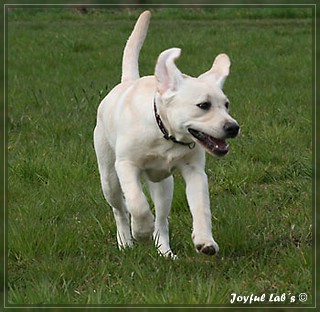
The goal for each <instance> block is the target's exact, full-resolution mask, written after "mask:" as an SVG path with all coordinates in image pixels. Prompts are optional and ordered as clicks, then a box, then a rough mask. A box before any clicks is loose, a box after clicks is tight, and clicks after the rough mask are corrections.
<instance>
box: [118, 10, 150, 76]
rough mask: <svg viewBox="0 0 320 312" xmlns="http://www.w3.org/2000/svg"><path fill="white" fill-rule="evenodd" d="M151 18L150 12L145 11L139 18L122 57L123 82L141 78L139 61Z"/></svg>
mask: <svg viewBox="0 0 320 312" xmlns="http://www.w3.org/2000/svg"><path fill="white" fill-rule="evenodd" d="M150 17H151V13H150V11H144V12H143V13H142V14H141V15H140V16H139V18H138V20H137V22H136V24H135V26H134V29H133V31H132V33H131V35H130V37H129V39H128V41H127V44H126V46H125V48H124V51H123V57H122V76H121V82H125V81H130V80H136V79H139V78H140V75H139V64H138V60H139V54H140V50H141V47H142V45H143V42H144V40H145V38H146V35H147V32H148V26H149V21H150Z"/></svg>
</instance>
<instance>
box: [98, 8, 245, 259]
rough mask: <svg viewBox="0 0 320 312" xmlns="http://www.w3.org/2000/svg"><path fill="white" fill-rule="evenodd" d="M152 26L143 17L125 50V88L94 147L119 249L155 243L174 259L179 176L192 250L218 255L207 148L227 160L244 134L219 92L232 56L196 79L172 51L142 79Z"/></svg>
mask: <svg viewBox="0 0 320 312" xmlns="http://www.w3.org/2000/svg"><path fill="white" fill-rule="evenodd" d="M149 19H150V12H149V11H145V12H144V13H142V14H141V15H140V17H139V19H138V21H137V23H136V26H135V28H134V30H133V32H132V34H131V36H130V38H129V40H128V42H127V45H126V47H125V49H124V55H123V63H122V64H123V68H122V79H121V83H120V84H119V85H117V86H116V87H115V88H114V89H113V90H111V92H110V93H109V94H108V95H107V96H106V97H105V98H104V99H103V101H102V102H101V104H100V106H99V108H98V113H97V124H96V128H95V130H94V146H95V150H96V155H97V161H98V167H99V172H100V177H101V185H102V190H103V193H104V196H105V198H106V200H107V202H108V203H109V204H110V206H111V207H112V209H113V212H114V217H115V221H116V224H117V240H118V245H119V248H120V249H121V248H124V247H127V246H132V245H133V239H132V236H133V238H134V239H136V240H146V239H150V238H151V237H153V239H154V241H155V244H156V247H157V248H158V250H159V252H160V253H161V254H162V255H164V256H171V257H173V258H174V257H175V255H174V254H173V253H172V251H171V248H170V245H169V229H168V215H169V211H170V206H171V201H172V197H173V177H172V172H173V170H174V169H178V170H180V172H181V174H182V176H183V178H184V180H185V182H186V195H187V200H188V204H189V207H190V211H191V214H192V218H193V224H192V226H193V231H192V239H193V243H194V245H195V247H196V250H197V251H199V252H203V253H204V254H208V255H212V254H214V253H216V252H217V251H218V245H217V243H216V242H215V240H214V239H213V237H212V233H211V213H210V202H209V193H208V182H207V176H206V173H205V149H207V151H208V152H209V153H211V154H217V155H220V156H221V155H224V154H226V153H227V152H228V145H227V144H226V142H225V139H227V138H230V137H235V136H236V135H237V134H238V133H239V126H238V124H237V122H236V121H235V120H234V119H233V118H232V117H231V116H230V115H229V113H228V107H227V106H228V99H227V97H226V96H225V95H224V93H223V91H222V90H221V88H222V86H223V83H224V81H225V79H226V77H227V76H228V74H229V67H230V61H229V57H228V56H227V55H226V54H220V55H218V56H217V57H216V59H215V61H214V63H213V66H212V68H211V69H210V70H209V71H208V72H206V73H204V74H202V75H201V76H200V77H198V78H192V77H190V76H187V75H184V74H182V73H181V72H180V71H179V69H178V68H177V67H176V65H175V63H174V61H175V59H177V58H178V57H179V56H180V52H181V51H180V49H178V48H172V49H169V50H166V51H164V52H162V53H161V54H160V56H159V58H158V61H157V64H156V68H155V75H154V76H146V77H142V78H140V77H139V69H138V57H139V52H140V49H141V47H142V44H143V42H144V39H145V37H146V34H147V28H148V25H149ZM154 104H155V106H156V109H157V112H158V114H159V115H160V117H161V121H162V123H163V126H164V127H165V129H166V130H167V132H168V137H171V139H165V138H164V134H163V133H162V132H161V130H160V127H159V126H158V124H157V121H156V118H155V111H154ZM172 137H174V140H175V141H174V140H172ZM142 177H144V178H145V181H146V183H147V185H148V187H149V190H150V194H151V198H152V200H153V202H154V205H155V218H154V216H153V214H152V212H151V210H150V208H149V205H148V202H147V199H146V197H145V195H144V193H143V190H142V185H141V178H142ZM130 219H131V229H130Z"/></svg>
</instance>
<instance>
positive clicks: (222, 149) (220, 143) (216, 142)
mask: <svg viewBox="0 0 320 312" xmlns="http://www.w3.org/2000/svg"><path fill="white" fill-rule="evenodd" d="M188 131H189V132H190V133H191V134H192V135H193V136H194V137H195V138H196V139H197V140H198V141H199V143H200V144H201V145H202V146H203V147H204V148H205V149H206V150H207V151H208V152H209V153H211V154H213V155H216V156H224V155H226V154H227V153H228V151H229V145H228V144H227V142H226V141H225V140H221V139H216V138H214V137H212V136H211V135H209V134H206V133H204V132H201V131H197V130H194V129H191V128H189V129H188Z"/></svg>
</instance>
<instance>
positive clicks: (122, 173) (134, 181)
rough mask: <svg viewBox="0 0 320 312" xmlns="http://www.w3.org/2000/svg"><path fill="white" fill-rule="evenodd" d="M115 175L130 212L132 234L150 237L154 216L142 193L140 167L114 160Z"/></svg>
mask: <svg viewBox="0 0 320 312" xmlns="http://www.w3.org/2000/svg"><path fill="white" fill-rule="evenodd" d="M115 167H116V171H117V175H118V178H119V181H120V184H121V189H122V192H123V195H124V197H125V201H126V206H127V209H128V211H129V213H130V214H131V230H132V236H133V237H134V238H135V239H137V240H146V239H151V237H152V234H153V231H154V217H153V214H152V213H151V211H150V208H149V204H148V202H147V199H146V197H145V195H144V193H143V190H142V186H141V181H140V169H139V168H138V167H136V166H135V165H134V164H133V163H132V162H130V161H116V164H115Z"/></svg>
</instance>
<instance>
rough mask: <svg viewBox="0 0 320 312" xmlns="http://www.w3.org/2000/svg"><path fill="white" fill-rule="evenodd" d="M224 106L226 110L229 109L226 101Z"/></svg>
mask: <svg viewBox="0 0 320 312" xmlns="http://www.w3.org/2000/svg"><path fill="white" fill-rule="evenodd" d="M224 106H225V107H226V109H229V102H228V101H227V102H226V103H225V104H224Z"/></svg>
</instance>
